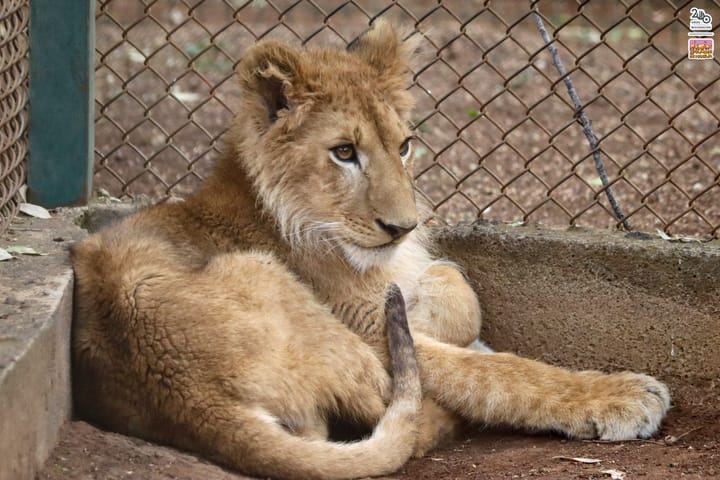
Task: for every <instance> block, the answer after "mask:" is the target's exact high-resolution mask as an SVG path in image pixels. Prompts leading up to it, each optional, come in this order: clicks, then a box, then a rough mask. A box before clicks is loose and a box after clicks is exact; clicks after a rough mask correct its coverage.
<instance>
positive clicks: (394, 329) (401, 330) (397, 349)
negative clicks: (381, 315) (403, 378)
mask: <svg viewBox="0 0 720 480" xmlns="http://www.w3.org/2000/svg"><path fill="white" fill-rule="evenodd" d="M385 319H386V322H387V336H388V347H389V349H390V360H391V363H392V368H393V372H394V374H395V375H396V376H397V374H398V373H400V372H405V371H406V370H407V369H408V368H413V367H414V365H415V345H414V343H413V339H412V336H411V335H410V328H409V327H408V322H407V312H406V310H405V299H404V298H403V295H402V292H401V291H400V287H398V286H397V285H396V284H394V283H391V284H390V287H389V288H388V291H387V294H386V297H385Z"/></svg>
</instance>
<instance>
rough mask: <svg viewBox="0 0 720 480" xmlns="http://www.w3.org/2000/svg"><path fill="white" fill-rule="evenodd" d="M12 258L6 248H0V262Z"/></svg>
mask: <svg viewBox="0 0 720 480" xmlns="http://www.w3.org/2000/svg"><path fill="white" fill-rule="evenodd" d="M12 258H14V257H13V256H12V255H10V254H9V253H8V252H7V250H5V249H2V248H0V262H3V261H5V260H10V259H12Z"/></svg>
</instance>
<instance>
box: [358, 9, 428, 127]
mask: <svg viewBox="0 0 720 480" xmlns="http://www.w3.org/2000/svg"><path fill="white" fill-rule="evenodd" d="M405 37H406V35H404V34H403V33H402V32H401V31H399V30H396V29H395V28H393V27H392V26H391V25H390V24H389V23H388V22H387V21H385V20H382V19H379V20H377V21H376V22H375V23H374V24H373V27H372V28H370V30H367V31H366V32H365V33H363V34H361V35H360V36H359V37H357V38H356V39H355V40H353V41H352V42H351V43H350V44H349V45H348V48H347V50H348V52H349V53H350V54H352V55H356V56H358V57H359V58H360V59H361V60H362V61H364V62H365V63H367V64H368V65H370V66H371V67H372V68H373V69H375V70H376V71H377V72H378V74H379V75H378V76H379V82H378V89H380V90H382V91H384V92H385V95H386V97H387V99H388V101H389V102H390V103H391V104H392V105H393V106H394V107H395V109H396V110H397V112H398V113H399V114H400V116H401V117H403V118H405V119H408V118H409V115H410V111H411V110H412V107H413V103H414V101H413V98H412V95H410V93H409V92H408V91H407V88H408V86H409V85H410V73H411V72H412V63H413V60H414V57H415V51H416V50H417V46H418V44H419V42H420V38H419V36H417V35H415V36H411V37H409V38H407V39H405V40H403V38H405Z"/></svg>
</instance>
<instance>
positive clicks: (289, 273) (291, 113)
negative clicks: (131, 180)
mask: <svg viewBox="0 0 720 480" xmlns="http://www.w3.org/2000/svg"><path fill="white" fill-rule="evenodd" d="M411 51H412V45H410V44H408V43H407V42H402V40H401V38H400V35H399V34H398V33H397V32H395V31H394V30H393V29H392V28H390V27H389V26H388V25H386V24H382V23H381V24H378V25H377V26H376V27H375V28H374V29H372V30H370V31H369V32H368V33H366V34H365V35H364V36H362V37H361V38H360V39H359V40H358V41H357V42H355V43H354V44H353V45H352V48H350V49H349V50H348V51H347V52H344V51H335V50H312V49H307V50H299V49H295V48H291V47H288V46H286V45H283V44H279V43H274V42H265V43H260V44H258V45H256V46H255V47H253V48H252V49H250V51H248V52H247V53H246V54H245V56H244V58H243V60H242V62H241V63H240V65H239V67H238V77H239V80H240V91H241V106H240V109H239V113H238V115H237V116H236V118H235V121H234V123H233V126H232V129H231V132H230V135H229V142H228V148H227V151H226V153H225V155H224V156H223V158H222V159H221V160H220V161H219V164H218V167H217V169H216V171H215V173H214V175H213V176H212V177H211V178H210V179H209V180H208V181H207V182H206V184H205V186H204V187H203V188H202V189H201V190H200V191H199V192H198V193H197V194H195V195H194V196H193V197H191V198H190V199H188V200H187V201H185V202H181V203H175V204H169V205H162V206H157V207H154V208H151V209H148V210H145V211H143V212H141V213H139V214H137V215H135V216H133V217H131V218H129V219H127V220H125V221H124V222H122V223H120V224H118V225H116V226H113V227H111V228H109V229H106V230H104V231H102V232H100V233H98V234H95V235H92V236H91V237H89V238H88V239H87V240H85V241H84V242H82V243H80V244H79V245H77V247H76V248H75V251H74V255H73V258H74V266H75V271H76V276H77V305H78V311H77V321H76V324H75V329H74V340H73V349H74V361H75V379H76V398H77V404H78V407H79V408H80V410H81V412H82V413H83V414H84V415H85V416H87V417H88V418H90V419H92V420H94V421H96V422H98V423H100V424H102V425H105V426H106V427H108V428H111V429H114V430H118V431H121V432H126V433H129V434H132V435H137V436H140V437H144V438H147V439H150V440H155V441H159V442H163V443H168V444H172V445H176V446H179V447H181V448H186V449H190V450H194V451H197V452H200V453H202V454H204V455H207V456H209V457H210V458H214V459H216V460H217V461H219V462H222V463H224V464H226V465H229V466H231V467H233V468H236V469H238V470H241V471H243V472H246V473H249V474H257V475H262V476H273V477H281V478H352V477H362V476H367V475H380V474H386V473H390V472H392V471H394V470H396V469H397V468H399V467H400V465H402V463H404V462H405V461H406V460H407V458H408V457H409V456H410V455H411V454H412V453H413V452H414V453H415V454H416V455H421V454H423V453H424V452H426V451H427V450H429V449H431V448H433V447H435V446H436V445H437V444H438V443H439V442H440V441H441V440H442V439H444V438H447V437H450V436H451V435H452V434H453V432H454V431H455V429H456V428H457V426H458V425H460V423H461V422H482V423H486V424H509V425H513V426H516V427H520V428H525V429H531V430H538V429H540V430H554V431H558V432H562V433H565V434H567V435H569V436H571V437H577V438H603V439H612V440H618V439H629V438H635V437H638V436H640V437H647V436H649V435H652V434H653V433H654V432H655V431H656V430H657V428H658V426H659V425H660V422H661V420H662V418H663V416H664V414H665V412H666V411H667V409H668V407H669V402H670V397H669V393H668V390H667V388H666V387H665V386H664V385H663V384H662V383H660V382H658V381H657V380H655V379H653V378H651V377H648V376H645V375H638V374H633V373H617V374H611V375H605V374H602V373H599V372H570V371H567V370H563V369H560V368H557V367H553V366H549V365H545V364H542V363H539V362H535V361H531V360H527V359H523V358H519V357H517V356H514V355H510V354H505V353H483V352H478V351H474V350H471V349H469V348H464V347H466V346H467V345H469V344H470V343H472V342H473V341H474V340H475V339H476V338H477V336H478V334H479V332H480V307H479V305H478V301H477V298H476V296H475V294H474V293H473V291H472V289H471V288H470V286H469V285H468V283H467V282H466V280H465V279H464V277H463V275H462V274H461V273H460V272H459V271H458V269H457V268H456V267H455V266H453V265H452V264H450V263H448V262H443V261H440V260H437V259H435V258H433V256H432V255H431V254H430V253H429V252H428V249H427V247H426V245H425V241H424V235H423V232H422V226H419V227H417V228H415V230H413V231H412V232H410V233H408V234H406V235H404V236H402V237H398V238H394V235H391V232H390V231H389V230H388V229H387V228H383V227H382V225H395V226H401V227H403V228H406V229H409V228H412V227H413V226H414V225H415V224H417V223H420V224H422V218H420V217H421V215H420V214H419V212H418V208H417V206H416V203H415V197H414V193H413V187H412V175H411V172H412V154H409V155H408V154H407V152H403V145H404V142H405V141H406V139H408V137H410V136H411V132H410V130H409V128H408V126H407V121H408V117H409V114H410V109H411V107H412V99H411V97H410V95H409V94H408V92H407V91H406V89H405V87H406V85H407V80H408V79H407V78H406V77H407V73H408V71H409V62H410V59H411V57H410V55H411ZM340 145H352V146H353V147H354V149H355V151H356V153H357V161H353V162H343V161H339V160H338V159H337V158H336V157H333V154H332V150H333V149H334V148H335V147H338V146H340ZM401 153H404V155H401ZM395 236H396V235H395ZM392 283H395V284H397V285H399V287H400V289H401V290H402V293H403V295H404V297H405V301H406V303H407V316H408V321H409V324H410V330H411V331H412V334H413V337H414V339H415V348H416V349H417V361H418V364H419V370H420V378H421V382H422V390H423V394H424V400H423V404H422V410H421V416H420V418H419V419H417V418H416V413H417V410H418V408H419V405H418V402H419V391H418V389H419V387H418V386H417V385H415V386H414V384H413V374H412V370H413V368H412V358H413V356H412V348H411V346H408V345H405V346H404V347H398V351H397V352H393V351H390V352H389V350H388V341H387V340H388V339H387V337H388V335H390V336H391V338H390V344H391V345H393V340H392V335H393V334H398V335H401V336H402V328H400V329H398V328H394V329H393V328H386V327H387V326H388V324H387V323H386V322H387V320H386V319H388V318H389V319H390V321H393V318H394V316H399V317H402V316H403V315H404V310H403V309H402V308H400V309H398V308H399V307H398V308H396V307H397V305H395V307H393V306H392V304H390V303H389V304H388V305H390V306H389V307H388V310H387V312H386V305H385V303H386V295H387V292H388V288H389V285H391V284H392ZM399 322H400V323H397V322H396V323H397V325H401V318H400V320H399ZM393 325H395V324H393ZM398 332H399V333H398ZM390 357H392V360H393V361H392V362H391V358H390ZM403 358H404V359H405V360H406V361H407V362H410V366H409V367H407V368H403V367H402V361H401V364H400V366H398V364H397V362H396V360H398V359H401V360H402V359H403ZM391 364H392V367H391ZM393 371H394V372H395V377H396V382H395V384H394V385H393V384H392V382H391V376H390V374H389V373H388V372H393ZM398 379H399V381H398ZM393 387H394V388H393ZM388 404H389V405H390V406H389V407H388ZM336 415H339V416H342V417H345V418H349V419H352V420H354V421H356V422H359V423H364V424H366V425H368V426H371V427H373V426H374V427H375V429H374V433H373V435H372V436H371V437H369V438H368V439H366V440H363V441H359V442H355V443H349V444H338V443H332V442H330V441H328V440H327V431H328V429H327V419H328V417H330V416H336ZM378 422H379V423H378Z"/></svg>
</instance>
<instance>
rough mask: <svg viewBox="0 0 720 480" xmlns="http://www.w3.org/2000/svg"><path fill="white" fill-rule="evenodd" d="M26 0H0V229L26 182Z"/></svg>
mask: <svg viewBox="0 0 720 480" xmlns="http://www.w3.org/2000/svg"><path fill="white" fill-rule="evenodd" d="M28 18H29V0H2V1H1V2H0V233H2V232H3V231H4V230H5V228H6V227H7V225H8V223H9V222H10V220H11V218H12V217H13V216H14V215H15V213H17V207H18V204H19V203H20V201H21V199H20V197H21V193H20V190H21V187H22V186H23V184H24V183H25V158H26V156H27V151H28V147H27V111H26V107H27V102H28V45H29V43H28Z"/></svg>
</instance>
